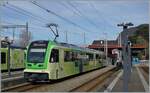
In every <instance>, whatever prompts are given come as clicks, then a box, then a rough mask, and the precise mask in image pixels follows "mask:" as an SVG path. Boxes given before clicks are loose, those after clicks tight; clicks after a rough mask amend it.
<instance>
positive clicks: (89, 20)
mask: <svg viewBox="0 0 150 93" xmlns="http://www.w3.org/2000/svg"><path fill="white" fill-rule="evenodd" d="M67 3H68V4H69V5H70V6H71V7H72V8H74V9H75V10H76V11H77V12H78V14H79V15H80V16H81V17H83V18H84V19H85V20H86V21H88V22H89V23H90V24H92V25H93V26H95V27H96V28H99V26H98V25H97V24H95V23H94V22H93V21H92V20H91V19H89V18H88V17H87V16H85V15H84V14H83V13H82V12H81V11H80V10H79V9H78V8H77V7H76V6H75V5H73V4H72V3H71V2H69V1H68V2H67Z"/></svg>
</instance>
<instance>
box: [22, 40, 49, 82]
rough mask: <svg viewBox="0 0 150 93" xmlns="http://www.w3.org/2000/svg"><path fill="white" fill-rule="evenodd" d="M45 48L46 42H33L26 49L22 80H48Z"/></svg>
mask: <svg viewBox="0 0 150 93" xmlns="http://www.w3.org/2000/svg"><path fill="white" fill-rule="evenodd" d="M47 46H48V41H35V42H32V43H31V44H30V45H29V47H28V48H27V52H26V54H27V56H26V62H25V70H24V78H25V79H27V80H28V81H37V80H48V79H49V71H48V70H47V64H46V57H47V56H45V55H47V53H48V52H46V51H47V50H48V49H47Z"/></svg>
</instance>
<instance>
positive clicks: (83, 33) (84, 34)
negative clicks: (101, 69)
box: [83, 32, 86, 46]
mask: <svg viewBox="0 0 150 93" xmlns="http://www.w3.org/2000/svg"><path fill="white" fill-rule="evenodd" d="M83 38H84V45H85V46H86V39H85V32H84V33H83Z"/></svg>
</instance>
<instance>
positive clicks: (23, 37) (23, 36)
mask: <svg viewBox="0 0 150 93" xmlns="http://www.w3.org/2000/svg"><path fill="white" fill-rule="evenodd" d="M19 38H20V40H19V43H20V46H22V47H26V46H27V45H28V44H29V43H30V41H31V40H32V34H31V32H30V31H28V32H27V31H26V30H22V31H21V33H20V35H19Z"/></svg>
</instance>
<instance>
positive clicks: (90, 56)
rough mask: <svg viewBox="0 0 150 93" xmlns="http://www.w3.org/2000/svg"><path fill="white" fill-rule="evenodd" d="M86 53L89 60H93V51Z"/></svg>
mask: <svg viewBox="0 0 150 93" xmlns="http://www.w3.org/2000/svg"><path fill="white" fill-rule="evenodd" d="M86 55H88V60H89V61H90V60H93V59H94V55H93V54H91V53H87V54H86Z"/></svg>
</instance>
